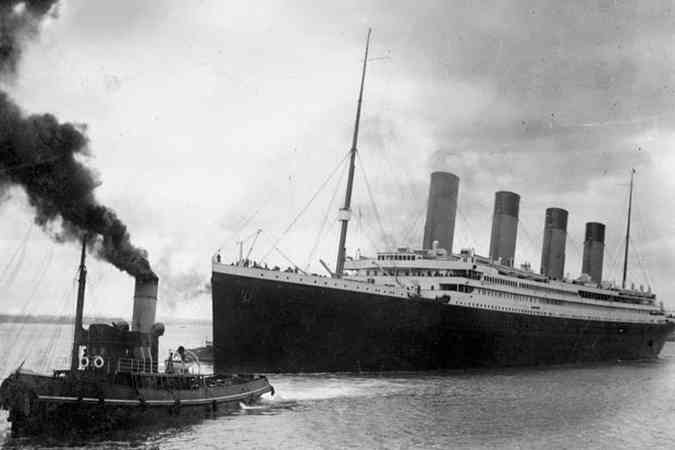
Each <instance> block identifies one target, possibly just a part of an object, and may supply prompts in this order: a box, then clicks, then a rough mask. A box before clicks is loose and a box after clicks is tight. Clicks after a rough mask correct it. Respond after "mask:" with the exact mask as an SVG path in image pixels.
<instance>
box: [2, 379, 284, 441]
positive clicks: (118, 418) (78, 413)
mask: <svg viewBox="0 0 675 450" xmlns="http://www.w3.org/2000/svg"><path fill="white" fill-rule="evenodd" d="M184 378H185V379H184V380H181V379H180V378H176V377H174V378H173V379H172V378H164V379H158V377H152V376H146V377H137V378H136V379H135V382H132V383H129V382H123V383H120V382H117V381H118V380H113V379H111V378H110V377H100V376H88V375H82V374H80V375H78V376H77V377H73V376H71V375H69V374H68V373H67V372H62V373H61V375H56V374H55V375H54V376H49V375H41V374H36V373H32V372H25V371H21V370H17V371H16V372H15V373H13V374H12V375H10V376H9V377H8V378H7V379H5V380H4V381H3V383H2V385H1V386H0V401H1V402H2V407H3V409H7V410H8V411H9V417H8V420H9V421H10V422H11V423H12V435H13V436H31V435H43V434H45V435H55V436H61V437H72V436H79V435H82V434H83V433H86V434H87V435H92V436H93V435H96V436H106V435H107V433H110V432H115V431H117V430H127V429H130V428H135V427H138V426H143V425H152V426H155V425H161V426H167V425H175V424H180V423H184V422H190V421H195V420H200V419H203V418H205V417H211V416H214V415H216V414H218V413H223V412H227V411H232V410H235V409H238V408H239V406H240V404H241V403H244V404H250V403H254V402H256V401H257V400H258V399H259V398H260V396H261V395H263V394H265V393H268V392H269V393H273V392H274V389H273V388H272V386H271V385H270V384H269V383H268V381H267V379H266V378H265V377H261V376H253V375H243V376H239V375H234V376H232V375H226V376H225V375H222V376H212V377H210V379H217V380H218V382H217V383H212V384H213V386H210V387H209V386H206V385H205V384H204V383H202V382H200V381H199V380H198V379H197V378H195V377H192V378H190V377H184ZM126 381H128V380H126ZM184 384H191V386H190V387H187V386H179V385H184Z"/></svg>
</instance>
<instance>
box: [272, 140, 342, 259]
mask: <svg viewBox="0 0 675 450" xmlns="http://www.w3.org/2000/svg"><path fill="white" fill-rule="evenodd" d="M349 155H350V152H347V153H346V154H345V156H344V157H343V158H342V159H341V160H340V162H339V163H338V164H337V165H336V166H335V168H334V169H333V171H332V172H331V173H330V175H328V177H327V178H326V179H325V180H324V181H323V183H321V185H320V186H319V189H317V191H316V192H315V193H314V195H312V198H310V199H309V201H308V202H307V204H305V206H303V208H302V209H301V210H300V212H298V214H297V215H296V216H295V218H294V219H293V220H292V221H291V223H290V224H289V225H288V226H287V227H286V229H285V230H284V231H283V233H281V235H280V236H279V239H277V241H276V242H275V243H274V244H273V245H272V247H271V248H270V249H269V250H268V251H267V252H266V253H265V254H264V256H263V257H262V259H263V260H265V259H267V257H268V256H269V255H270V253H272V251H273V250H274V249H275V248H276V246H277V245H278V244H279V242H281V240H282V239H283V238H284V237H285V236H286V234H287V233H288V232H289V231H290V230H291V228H293V226H294V225H295V224H296V222H297V221H298V220H299V219H300V217H301V216H302V215H303V214H304V213H305V212H306V211H307V209H308V208H309V207H310V205H311V204H312V202H314V199H316V197H317V196H318V195H319V193H320V192H321V191H322V190H323V188H324V187H326V185H327V184H328V183H329V182H330V180H331V179H332V178H333V176H335V174H336V173H337V171H338V169H340V167H341V166H342V165H343V164H344V162H345V161H346V160H347V158H348V157H349Z"/></svg>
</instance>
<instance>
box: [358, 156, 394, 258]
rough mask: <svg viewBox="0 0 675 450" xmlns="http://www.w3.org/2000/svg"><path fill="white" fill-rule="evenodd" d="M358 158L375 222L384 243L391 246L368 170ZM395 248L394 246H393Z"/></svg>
mask: <svg viewBox="0 0 675 450" xmlns="http://www.w3.org/2000/svg"><path fill="white" fill-rule="evenodd" d="M356 157H357V158H358V159H359V170H360V171H361V175H362V176H363V181H364V182H365V184H366V190H367V191H368V197H369V198H370V203H371V206H372V207H373V212H374V213H375V220H377V224H378V226H379V227H380V232H381V233H382V238H381V239H382V242H383V244H384V245H385V246H387V245H389V244H390V242H389V238H388V235H387V233H386V232H385V231H384V226H383V225H382V219H381V218H380V213H379V211H378V210H377V204H376V203H375V198H374V197H373V192H372V191H371V190H370V183H368V177H367V176H366V169H365V167H364V165H363V160H361V157H360V156H359V154H358V153H357V154H356ZM392 247H393V245H392Z"/></svg>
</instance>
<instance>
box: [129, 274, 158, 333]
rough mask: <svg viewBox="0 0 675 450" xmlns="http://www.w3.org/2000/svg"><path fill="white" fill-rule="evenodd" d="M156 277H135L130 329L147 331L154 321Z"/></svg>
mask: <svg viewBox="0 0 675 450" xmlns="http://www.w3.org/2000/svg"><path fill="white" fill-rule="evenodd" d="M158 287H159V279H158V278H157V277H148V278H141V277H136V286H135V288H134V313H133V316H132V318H131V330H132V331H140V332H141V333H149V332H150V331H151V328H152V325H153V324H154V323H155V312H156V311H157V289H158Z"/></svg>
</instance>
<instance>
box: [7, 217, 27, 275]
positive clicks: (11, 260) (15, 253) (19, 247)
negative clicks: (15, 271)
mask: <svg viewBox="0 0 675 450" xmlns="http://www.w3.org/2000/svg"><path fill="white" fill-rule="evenodd" d="M33 225H34V224H33V223H32V222H31V224H30V225H29V226H28V229H27V230H26V234H25V235H24V236H23V239H22V240H21V243H20V244H19V246H18V247H17V248H16V250H15V251H14V253H13V254H12V257H11V258H10V259H9V261H8V262H7V265H5V268H4V269H2V274H0V280H1V279H2V278H3V277H4V276H5V274H6V273H7V270H9V267H10V266H11V265H12V264H13V262H14V259H15V258H16V256H17V254H18V253H19V252H20V251H24V250H25V248H26V244H27V243H28V238H29V237H30V234H31V232H32V231H33Z"/></svg>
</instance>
